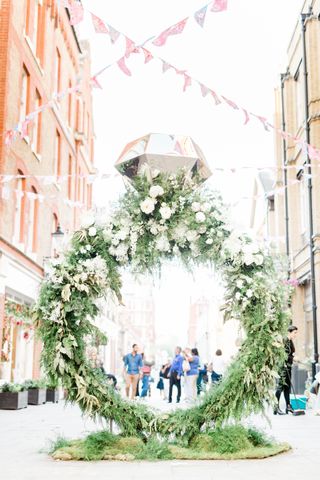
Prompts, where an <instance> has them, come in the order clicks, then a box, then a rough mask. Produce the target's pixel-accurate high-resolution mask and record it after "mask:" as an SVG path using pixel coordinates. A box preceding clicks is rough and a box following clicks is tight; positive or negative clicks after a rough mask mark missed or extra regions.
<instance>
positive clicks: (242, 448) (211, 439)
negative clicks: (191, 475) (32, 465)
mask: <svg viewBox="0 0 320 480" xmlns="http://www.w3.org/2000/svg"><path fill="white" fill-rule="evenodd" d="M288 450H290V446H289V445H288V444H277V443H276V442H275V441H274V440H272V439H270V438H268V437H267V436H266V435H265V434H264V433H263V432H261V431H260V430H257V429H255V428H252V427H250V428H245V427H243V426H241V425H229V426H226V427H223V428H216V429H214V430H209V431H206V432H204V433H199V434H198V435H196V436H195V437H193V439H192V440H191V442H190V444H189V445H181V444H179V442H171V443H169V442H167V441H161V440H159V439H158V438H156V437H155V436H151V437H149V438H148V439H147V440H146V441H143V440H142V439H141V438H138V437H124V436H121V435H114V434H112V433H110V432H108V431H101V432H96V433H92V434H90V435H88V436H87V437H86V438H85V439H83V440H72V441H68V440H66V439H64V438H61V437H59V438H58V439H57V440H56V442H55V443H54V444H53V445H52V448H51V450H50V453H51V455H52V457H53V458H54V459H55V460H86V461H92V460H95V461H96V460H121V461H133V460H149V461H155V460H173V459H179V460H239V459H245V458H248V459H259V458H267V457H271V456H274V455H278V454H279V453H283V452H287V451H288Z"/></svg>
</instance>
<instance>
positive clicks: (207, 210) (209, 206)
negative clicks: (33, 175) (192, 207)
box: [201, 202, 211, 212]
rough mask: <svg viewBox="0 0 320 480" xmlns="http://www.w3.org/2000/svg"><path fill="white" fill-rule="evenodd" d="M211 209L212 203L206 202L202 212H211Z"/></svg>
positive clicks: (202, 206)
mask: <svg viewBox="0 0 320 480" xmlns="http://www.w3.org/2000/svg"><path fill="white" fill-rule="evenodd" d="M210 209H211V205H210V203H208V202H206V203H203V204H202V205H201V211H202V212H209V211H210Z"/></svg>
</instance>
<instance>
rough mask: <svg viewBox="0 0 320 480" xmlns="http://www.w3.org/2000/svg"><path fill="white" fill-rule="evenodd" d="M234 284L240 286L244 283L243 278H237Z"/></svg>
mask: <svg viewBox="0 0 320 480" xmlns="http://www.w3.org/2000/svg"><path fill="white" fill-rule="evenodd" d="M236 285H237V287H238V288H242V287H243V285H244V282H243V280H240V279H238V280H237V281H236Z"/></svg>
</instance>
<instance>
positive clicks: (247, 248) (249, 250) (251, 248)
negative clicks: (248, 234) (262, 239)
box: [242, 243, 259, 255]
mask: <svg viewBox="0 0 320 480" xmlns="http://www.w3.org/2000/svg"><path fill="white" fill-rule="evenodd" d="M242 251H243V253H244V254H245V255H246V254H248V255H251V254H254V253H258V252H259V246H258V245H257V244H256V243H247V244H246V245H244V246H243V247H242Z"/></svg>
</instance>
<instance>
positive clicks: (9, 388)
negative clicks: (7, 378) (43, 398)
mask: <svg viewBox="0 0 320 480" xmlns="http://www.w3.org/2000/svg"><path fill="white" fill-rule="evenodd" d="M24 390H27V388H26V386H25V385H24V384H20V383H4V384H3V385H1V386H0V392H10V393H17V392H23V391H24Z"/></svg>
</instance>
